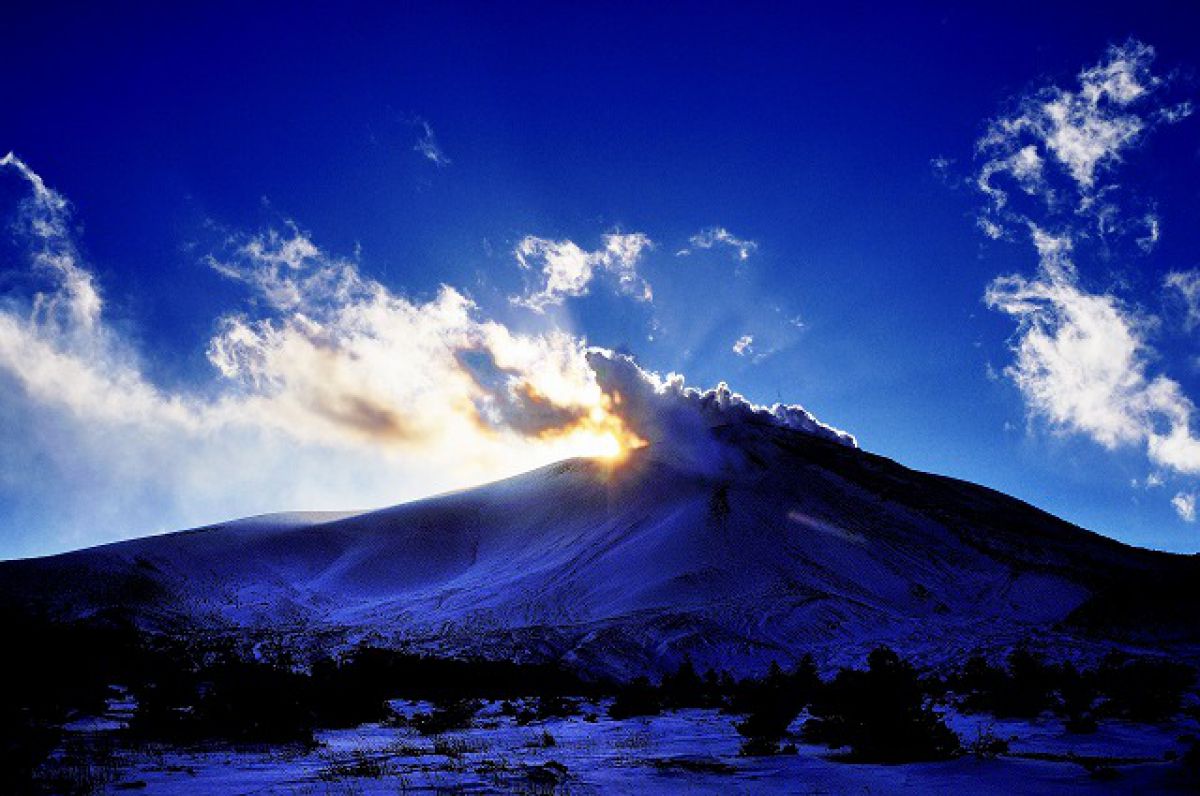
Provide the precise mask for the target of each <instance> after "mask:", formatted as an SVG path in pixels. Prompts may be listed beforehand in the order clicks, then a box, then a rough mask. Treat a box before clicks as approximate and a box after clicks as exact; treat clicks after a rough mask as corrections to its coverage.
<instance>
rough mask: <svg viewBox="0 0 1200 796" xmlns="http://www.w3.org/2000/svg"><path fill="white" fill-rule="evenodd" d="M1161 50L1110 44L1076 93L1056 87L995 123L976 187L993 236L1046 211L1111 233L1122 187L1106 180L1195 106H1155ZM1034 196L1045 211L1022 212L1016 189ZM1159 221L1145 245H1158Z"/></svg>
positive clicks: (982, 151) (982, 147)
mask: <svg viewBox="0 0 1200 796" xmlns="http://www.w3.org/2000/svg"><path fill="white" fill-rule="evenodd" d="M1153 60H1154V48H1153V47H1150V46H1149V45H1146V44H1143V43H1141V42H1138V41H1133V40H1130V41H1129V42H1127V43H1125V44H1123V45H1120V46H1113V47H1110V48H1109V49H1108V51H1107V53H1106V54H1105V58H1104V59H1103V60H1102V61H1101V62H1100V63H1099V64H1097V65H1095V66H1093V67H1091V68H1088V69H1084V70H1083V71H1081V72H1080V73H1079V75H1078V85H1077V87H1076V88H1075V89H1073V90H1068V89H1063V88H1059V87H1056V86H1050V87H1047V88H1044V89H1042V90H1041V91H1038V92H1036V93H1034V94H1032V95H1030V96H1026V97H1023V98H1021V100H1020V101H1019V102H1018V103H1017V107H1016V111H1015V112H1014V113H1012V114H1010V115H1007V116H1002V117H1000V118H998V119H994V120H992V121H991V122H990V124H989V126H988V131H987V133H986V134H985V135H984V136H983V137H982V138H981V139H980V140H979V141H978V143H977V145H976V149H977V153H978V155H979V157H980V158H981V160H982V165H981V166H980V169H979V172H978V174H977V176H976V180H975V182H976V186H977V187H978V189H979V190H980V191H982V192H983V193H984V194H985V195H986V196H987V198H988V207H987V209H986V211H985V214H984V216H983V217H981V219H980V226H981V227H983V229H984V231H985V233H986V234H988V236H989V237H992V238H999V237H1001V236H1002V235H1003V234H1004V233H1005V232H1006V231H1008V229H1009V228H1010V226H1011V225H1012V224H1014V223H1017V224H1018V225H1019V224H1023V223H1024V222H1027V221H1028V220H1030V218H1031V217H1034V216H1035V215H1038V214H1046V213H1050V212H1063V211H1066V212H1070V213H1076V214H1085V215H1090V216H1092V217H1094V218H1095V219H1096V222H1097V225H1098V227H1099V229H1100V232H1101V233H1102V234H1104V233H1105V232H1106V231H1110V230H1108V229H1107V227H1108V225H1109V224H1110V221H1109V219H1111V217H1112V216H1113V215H1114V214H1115V213H1117V212H1118V211H1117V208H1116V205H1115V204H1114V203H1115V197H1114V192H1115V190H1116V186H1111V185H1110V186H1107V187H1101V185H1100V182H1099V180H1100V178H1101V176H1103V175H1104V174H1105V173H1106V172H1108V171H1109V170H1111V169H1112V168H1113V167H1114V166H1116V165H1117V164H1119V163H1120V162H1121V160H1122V156H1123V155H1124V153H1125V152H1126V151H1127V150H1128V149H1130V148H1131V147H1133V146H1134V145H1136V144H1137V143H1138V142H1140V140H1141V139H1142V137H1143V136H1144V135H1145V133H1146V132H1147V131H1149V130H1150V129H1152V128H1153V127H1155V126H1156V125H1158V124H1162V123H1172V122H1176V121H1179V120H1181V119H1183V118H1184V117H1186V116H1187V115H1189V114H1190V112H1191V106H1190V105H1189V104H1187V103H1181V104H1177V105H1172V106H1163V105H1161V104H1158V103H1155V102H1152V101H1151V98H1152V97H1154V96H1155V95H1156V93H1157V92H1158V91H1159V89H1160V88H1161V87H1162V86H1163V85H1164V82H1165V81H1164V79H1163V78H1160V77H1157V76H1155V75H1153V74H1152V73H1151V71H1150V66H1151V64H1152V62H1153ZM1014 189H1016V190H1017V191H1019V192H1020V193H1021V194H1024V195H1027V196H1030V197H1033V198H1034V200H1035V204H1037V205H1040V210H1036V209H1031V210H1026V211H1022V210H1018V209H1017V208H1016V207H1015V206H1014V205H1015V202H1014V201H1013V200H1014V194H1013V190H1014ZM1157 234H1158V233H1157V219H1154V221H1153V223H1152V224H1148V232H1147V235H1146V236H1144V237H1143V238H1141V239H1140V240H1139V245H1142V246H1143V247H1145V248H1149V247H1151V246H1153V244H1154V242H1155V241H1156V240H1157Z"/></svg>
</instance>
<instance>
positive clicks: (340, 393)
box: [0, 156, 853, 554]
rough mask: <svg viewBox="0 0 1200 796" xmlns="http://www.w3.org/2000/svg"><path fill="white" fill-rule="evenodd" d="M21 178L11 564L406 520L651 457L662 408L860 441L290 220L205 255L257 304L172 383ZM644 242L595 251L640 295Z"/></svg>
mask: <svg viewBox="0 0 1200 796" xmlns="http://www.w3.org/2000/svg"><path fill="white" fill-rule="evenodd" d="M9 175H16V176H17V178H18V179H19V180H20V181H21V184H22V185H23V186H24V187H25V188H26V191H27V193H28V198H27V199H25V200H24V201H23V202H22V203H21V205H20V207H19V208H18V217H17V219H16V221H17V223H16V224H15V225H14V226H13V227H12V230H13V232H14V234H15V235H17V236H18V238H19V239H20V240H21V241H22V242H23V244H24V245H25V246H27V251H26V252H25V254H27V256H28V265H29V272H30V274H29V275H30V278H33V277H39V278H40V279H41V282H40V283H39V285H38V288H37V290H36V291H34V292H32V293H31V294H30V295H28V296H24V297H22V296H16V295H11V294H10V295H8V296H5V297H4V298H3V299H2V300H0V419H2V420H3V423H4V428H5V432H4V434H3V435H0V519H2V521H4V522H5V523H7V524H8V525H10V526H11V527H13V528H17V529H20V530H19V531H17V532H15V533H14V535H13V537H12V540H10V544H16V545H23V548H21V549H18V550H15V551H12V552H16V553H23V554H40V553H45V552H50V551H54V550H61V549H64V548H69V547H78V546H81V545H84V544H96V543H99V542H103V541H111V540H113V539H118V538H127V537H130V536H136V535H140V534H143V533H146V532H150V531H155V530H170V529H175V528H182V527H188V526H192V525H198V524H201V523H204V522H212V521H217V520H221V519H225V518H228V517H231V516H245V515H250V514H256V513H262V512H266V511H275V510H298V509H326V510H338V509H341V510H345V509H357V508H369V507H373V506H379V505H389V504H392V503H396V502H399V501H401V500H404V499H408V498H414V497H419V496H422V495H426V494H430V493H432V492H436V491H444V490H447V489H452V488H458V487H465V486H470V485H472V484H476V483H480V482H482V481H486V480H492V479H495V478H500V477H504V476H507V475H513V474H515V473H518V472H521V471H524V470H528V469H530V468H532V467H536V466H538V465H541V464H545V463H549V462H552V461H557V460H561V459H563V458H567V457H571V456H579V455H607V454H612V453H616V452H619V451H620V450H621V449H622V448H629V447H635V446H637V445H638V444H640V442H641V439H639V437H638V434H637V432H635V431H634V430H633V429H634V427H635V425H636V427H638V428H644V429H648V430H659V429H660V428H661V427H660V426H658V425H656V424H655V423H653V422H651V421H650V418H651V417H656V416H661V415H662V413H663V412H665V411H666V410H665V409H663V408H662V407H658V408H656V403H663V404H664V405H665V404H670V405H671V406H673V407H675V409H674V410H672V411H673V412H675V416H678V413H679V411H682V410H681V409H680V407H690V409H691V410H692V411H693V412H694V413H696V414H698V415H703V416H706V417H708V416H712V413H713V412H718V413H726V416H727V417H729V418H751V419H754V420H755V422H772V423H778V424H781V425H786V426H788V427H792V428H797V429H801V430H805V431H809V432H811V433H817V434H821V435H824V436H828V437H830V438H833V439H838V440H840V441H849V442H852V439H853V438H851V437H849V436H848V435H845V434H842V433H841V432H836V431H835V430H832V429H830V428H829V427H827V426H825V425H823V424H821V423H819V422H818V421H816V419H815V418H813V417H812V416H811V415H810V414H808V413H807V412H805V411H804V410H803V409H801V408H800V407H795V406H776V407H772V408H771V409H764V408H761V407H753V406H752V405H750V404H749V403H748V402H746V401H745V400H744V399H742V398H741V397H740V396H737V395H736V394H734V393H731V392H730V391H729V390H728V388H727V387H725V386H724V385H722V386H721V387H719V388H718V389H717V390H715V391H708V392H700V391H697V390H692V389H687V390H685V389H684V388H683V385H682V379H681V378H680V377H677V376H670V377H668V378H667V379H666V380H663V379H662V378H660V377H659V376H657V375H656V374H653V373H647V372H645V371H643V370H641V369H640V368H638V367H637V366H636V365H635V364H634V363H633V362H632V360H629V359H628V358H623V357H617V356H616V355H615V354H612V353H611V352H605V351H602V350H599V349H589V348H587V347H586V346H585V344H584V342H583V341H582V340H580V339H578V338H576V337H574V336H572V335H569V334H567V333H564V332H562V331H560V330H557V329H555V328H549V329H547V330H545V331H541V332H524V333H519V332H515V331H513V330H511V329H509V328H508V327H506V326H504V325H502V324H500V323H497V322H496V321H494V320H489V319H487V318H485V317H482V313H481V311H480V309H479V307H477V306H476V305H475V304H474V303H473V302H472V301H471V300H470V299H469V298H468V297H467V296H465V295H463V294H462V293H460V292H459V291H457V290H455V289H454V288H453V287H450V286H443V287H442V288H441V289H440V290H439V291H438V293H437V295H436V296H434V297H433V298H430V299H428V300H423V301H418V300H413V299H409V298H406V297H404V296H400V295H397V294H395V293H393V292H392V291H391V290H389V289H388V288H387V287H386V286H384V285H382V284H380V283H378V282H376V281H374V280H372V279H370V278H369V277H368V276H366V275H364V274H363V273H362V271H361V269H360V268H359V265H358V263H357V262H356V261H354V260H349V259H345V258H339V257H335V256H332V255H330V254H328V253H327V252H325V251H323V250H322V249H321V248H320V247H318V246H317V245H316V244H315V243H314V242H313V241H312V240H311V239H310V238H309V237H308V236H307V235H306V234H305V233H304V232H303V231H301V230H300V229H299V228H298V227H297V226H296V225H294V224H288V225H286V226H285V227H284V228H283V229H282V230H268V231H266V232H264V233H262V234H259V235H252V236H242V237H235V238H233V239H231V240H230V241H229V242H228V244H227V246H226V249H225V250H224V251H222V252H219V253H217V254H214V255H213V256H211V257H209V258H207V262H208V263H209V265H211V267H212V268H213V269H214V270H215V271H216V272H217V273H219V274H221V275H223V276H224V277H226V278H229V279H233V280H236V281H237V282H239V283H242V284H244V285H245V286H246V287H247V289H248V290H249V291H251V293H252V295H253V297H254V301H253V302H251V303H250V304H249V305H248V307H247V308H246V309H245V310H243V311H235V312H229V313H226V314H225V315H223V316H222V317H221V318H220V319H219V320H218V323H217V326H216V330H215V332H214V334H213V335H212V337H211V339H210V340H209V341H208V343H207V355H208V359H209V362H210V363H211V364H212V366H213V371H212V374H211V378H208V379H206V378H203V377H201V378H200V379H199V380H198V382H197V383H195V384H193V385H191V386H177V387H173V388H165V387H162V386H159V385H158V384H156V383H155V382H154V381H153V380H152V379H151V378H150V377H149V376H148V375H147V372H146V369H145V368H144V367H143V365H142V362H141V359H140V357H139V355H138V352H137V351H136V350H135V348H134V346H133V345H132V344H131V343H130V342H129V340H128V338H127V337H125V336H124V335H123V334H122V333H120V332H118V331H117V330H118V329H119V328H120V327H119V326H114V325H112V324H111V322H110V321H109V320H108V319H107V317H106V307H105V305H104V302H103V298H102V295H101V293H100V291H99V290H98V289H97V288H96V286H95V280H94V278H93V275H92V273H91V271H90V270H89V269H88V268H87V267H86V265H85V263H83V262H82V261H81V259H80V256H79V254H78V251H77V248H76V246H75V245H74V243H73V241H72V239H71V236H70V229H71V224H70V217H69V207H68V204H67V202H66V201H65V200H64V199H63V198H62V197H61V196H60V195H59V194H57V193H55V192H54V191H52V190H51V189H49V188H47V187H46V186H45V185H44V184H43V182H42V181H41V179H40V178H39V177H38V176H37V175H36V174H35V173H34V172H32V171H31V170H30V169H29V168H28V167H27V166H26V165H25V164H24V163H23V162H21V161H20V160H18V159H16V158H15V157H12V156H7V157H5V158H4V159H2V160H0V178H3V177H5V176H9ZM527 240H528V241H530V244H529V248H528V250H527V251H528V254H527V256H529V257H534V256H535V255H536V253H537V252H541V253H542V256H546V257H548V258H549V257H552V256H558V255H559V254H560V253H561V252H564V251H566V252H567V253H568V255H571V252H570V246H571V244H569V243H568V242H563V243H555V244H550V243H548V242H546V246H547V247H548V248H546V247H543V246H542V245H540V244H539V243H537V242H536V241H537V239H527ZM648 245H649V240H648V239H646V238H645V236H636V235H634V236H622V235H610V236H607V237H606V239H605V246H604V248H603V249H601V250H600V251H599V252H595V253H585V256H586V257H593V258H594V260H595V262H594V263H593V265H592V267H593V268H596V267H602V268H604V269H605V270H606V271H611V272H612V273H614V274H615V275H616V276H617V278H618V281H619V283H620V284H624V285H626V286H627V288H629V289H633V288H632V287H631V286H636V285H637V284H638V281H639V280H638V279H637V277H636V272H635V271H633V269H632V265H633V263H634V262H635V261H636V259H637V256H638V254H639V253H640V251H641V250H642V249H644V248H645V247H646V246H648ZM576 248H577V247H576ZM572 256H573V255H572ZM554 284H555V286H556V289H557V288H561V287H562V285H561V283H559V282H555V283H554ZM572 284H573V285H574V287H572V288H571V289H582V288H583V287H585V286H586V285H582V286H581V285H579V284H578V283H572ZM563 289H565V288H563ZM645 291H646V292H645V295H647V296H648V288H646V289H645ZM155 353H158V352H155ZM601 363H608V364H607V365H602V364H601ZM618 390H621V391H622V392H618ZM624 390H632V391H633V392H631V393H630V394H629V395H626V394H625V393H624V392H623V391H624ZM680 422H682V421H680ZM701 425H703V424H701ZM647 433H649V431H647ZM660 439H661V437H660ZM18 539H19V540H20V541H16V540H18Z"/></svg>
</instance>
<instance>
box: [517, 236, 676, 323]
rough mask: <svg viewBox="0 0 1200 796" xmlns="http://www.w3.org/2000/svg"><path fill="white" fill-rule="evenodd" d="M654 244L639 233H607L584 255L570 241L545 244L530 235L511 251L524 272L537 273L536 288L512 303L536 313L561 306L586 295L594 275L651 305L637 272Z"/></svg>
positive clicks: (650, 292)
mask: <svg viewBox="0 0 1200 796" xmlns="http://www.w3.org/2000/svg"><path fill="white" fill-rule="evenodd" d="M653 245H654V244H653V243H652V242H651V241H650V238H648V237H647V236H646V235H643V234H642V233H640V232H635V233H632V234H621V233H616V232H613V233H609V234H607V235H605V236H604V238H603V245H602V246H601V247H600V248H599V249H596V250H594V251H585V250H583V249H581V248H580V247H579V246H578V245H576V244H575V243H573V242H572V241H569V240H547V239H546V238H537V237H534V236H532V235H530V236H528V237H526V238H524V239H522V240H521V242H520V243H518V244H517V247H516V249H515V251H514V254H515V255H516V258H517V262H518V263H519V264H520V266H521V268H523V269H525V270H526V271H530V272H533V273H536V274H537V276H538V279H539V285H538V287H537V288H536V289H534V290H532V291H530V292H528V293H526V294H525V295H522V296H513V297H512V301H513V303H515V304H519V305H521V306H524V307H528V308H530V309H532V310H535V311H536V312H544V311H545V309H546V308H547V307H550V306H554V305H558V304H562V302H563V300H564V299H566V298H570V297H574V296H582V295H586V294H587V292H588V289H589V286H590V285H591V283H592V280H593V279H594V278H595V276H596V274H597V273H603V274H607V275H610V276H612V277H613V278H614V279H615V280H616V287H617V289H618V290H619V291H620V292H622V293H624V294H626V295H629V296H632V297H633V298H634V299H636V300H638V301H647V302H648V301H650V300H652V299H653V297H654V292H653V290H652V289H651V288H650V284H649V283H648V282H646V280H645V279H643V278H642V277H641V276H640V275H639V274H638V271H637V265H638V261H639V260H640V259H641V257H642V254H643V253H644V252H645V251H647V250H648V249H650V248H652V247H653Z"/></svg>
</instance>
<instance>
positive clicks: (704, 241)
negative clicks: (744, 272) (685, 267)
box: [675, 227, 758, 262]
mask: <svg viewBox="0 0 1200 796" xmlns="http://www.w3.org/2000/svg"><path fill="white" fill-rule="evenodd" d="M688 244H689V245H690V246H691V248H690V249H686V248H685V249H680V250H679V251H678V252H676V253H675V254H676V256H678V257H686V256H688V255H689V254H691V253H692V251H693V250H694V249H711V248H713V247H714V246H727V247H729V248H731V249H733V251H734V255H735V256H736V257H737V259H738V260H740V261H742V262H744V261H746V260H748V259H750V255H751V254H753V253H754V252H755V251H756V250H757V249H758V244H757V243H755V242H754V241H752V240H746V239H744V238H739V237H737V236H736V235H734V234H733V233H731V232H730V231H729V230H727V229H725V228H724V227H709V228H707V229H702V230H700V231H699V232H697V233H696V234H695V235H693V236H692V237H691V238H689V239H688Z"/></svg>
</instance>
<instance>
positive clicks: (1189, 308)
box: [1163, 270, 1200, 332]
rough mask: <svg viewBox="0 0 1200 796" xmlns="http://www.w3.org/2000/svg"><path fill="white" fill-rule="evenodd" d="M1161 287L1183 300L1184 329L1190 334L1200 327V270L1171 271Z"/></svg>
mask: <svg viewBox="0 0 1200 796" xmlns="http://www.w3.org/2000/svg"><path fill="white" fill-rule="evenodd" d="M1163 285H1164V286H1165V287H1166V288H1167V289H1168V290H1171V291H1174V292H1175V293H1178V294H1179V298H1180V299H1182V300H1183V303H1184V309H1185V312H1186V314H1185V316H1184V321H1183V325H1184V328H1185V329H1187V331H1189V332H1190V331H1193V330H1194V329H1195V328H1196V327H1197V326H1200V270H1192V271H1172V272H1171V273H1169V274H1167V276H1166V278H1165V279H1164V280H1163Z"/></svg>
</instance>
